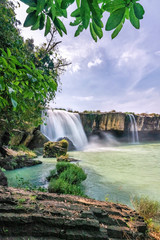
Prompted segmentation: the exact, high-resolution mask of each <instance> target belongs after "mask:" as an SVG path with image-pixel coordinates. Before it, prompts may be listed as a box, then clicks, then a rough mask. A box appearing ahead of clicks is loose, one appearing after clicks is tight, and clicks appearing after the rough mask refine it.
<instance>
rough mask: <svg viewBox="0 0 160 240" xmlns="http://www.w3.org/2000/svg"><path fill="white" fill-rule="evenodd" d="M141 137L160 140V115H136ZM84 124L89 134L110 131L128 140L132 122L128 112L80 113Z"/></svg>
mask: <svg viewBox="0 0 160 240" xmlns="http://www.w3.org/2000/svg"><path fill="white" fill-rule="evenodd" d="M134 116H135V119H136V122H137V128H138V132H139V137H140V140H141V141H144V140H160V115H157V116H149V115H146V116H143V115H134ZM80 117H81V121H82V125H83V127H84V130H85V132H86V134H87V136H90V135H91V134H94V133H97V132H98V131H105V132H107V131H109V132H112V133H113V134H114V135H115V136H118V137H122V138H124V140H126V138H127V135H128V131H130V128H131V123H130V120H129V117H128V115H127V114H126V113H118V112H113V113H112V112H109V113H80Z"/></svg>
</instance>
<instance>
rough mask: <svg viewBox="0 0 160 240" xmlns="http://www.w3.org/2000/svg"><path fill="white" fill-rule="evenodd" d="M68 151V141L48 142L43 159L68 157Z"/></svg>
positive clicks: (45, 145)
mask: <svg viewBox="0 0 160 240" xmlns="http://www.w3.org/2000/svg"><path fill="white" fill-rule="evenodd" d="M67 150H68V142H67V140H65V139H63V140H61V141H58V142H51V141H49V142H47V143H45V144H44V148H43V157H44V158H47V157H49V158H52V157H53V158H54V157H59V156H61V155H66V153H67Z"/></svg>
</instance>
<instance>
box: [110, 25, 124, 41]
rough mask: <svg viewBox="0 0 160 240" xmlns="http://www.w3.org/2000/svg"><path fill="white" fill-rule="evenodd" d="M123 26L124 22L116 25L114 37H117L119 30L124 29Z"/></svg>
mask: <svg viewBox="0 0 160 240" xmlns="http://www.w3.org/2000/svg"><path fill="white" fill-rule="evenodd" d="M122 27H123V24H122V23H120V24H119V25H118V26H117V27H116V29H115V30H114V32H113V33H112V36H111V37H112V39H114V38H115V37H117V35H118V34H119V32H120V31H121V29H122Z"/></svg>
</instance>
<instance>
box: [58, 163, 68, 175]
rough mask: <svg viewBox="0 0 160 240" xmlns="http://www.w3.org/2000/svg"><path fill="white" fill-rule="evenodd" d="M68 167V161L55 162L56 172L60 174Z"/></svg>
mask: <svg viewBox="0 0 160 240" xmlns="http://www.w3.org/2000/svg"><path fill="white" fill-rule="evenodd" d="M69 167H70V163H67V162H58V163H57V164H56V169H57V173H58V174H61V173H62V172H63V171H64V170H66V169H67V168H69Z"/></svg>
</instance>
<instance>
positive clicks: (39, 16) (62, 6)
mask: <svg viewBox="0 0 160 240" xmlns="http://www.w3.org/2000/svg"><path fill="white" fill-rule="evenodd" d="M138 1H139V0H107V1H105V0H81V1H80V0H76V1H75V0H41V1H36V0H33V1H31V0H21V2H23V3H25V4H27V5H28V9H27V13H28V15H27V17H26V20H25V22H24V26H25V27H31V29H32V30H37V29H40V30H41V29H43V28H45V36H46V35H47V34H48V33H49V32H50V28H51V24H52V23H53V24H54V26H55V27H56V29H57V31H58V33H59V34H60V36H62V35H63V33H65V34H67V30H66V27H65V25H64V24H63V22H62V20H61V19H60V17H64V18H67V15H68V13H67V10H68V7H69V6H70V5H73V7H74V11H73V12H72V13H71V17H73V18H74V19H75V20H74V21H73V22H70V25H71V26H78V28H77V30H76V32H75V37H77V36H78V35H79V34H80V33H81V32H82V31H83V30H84V29H87V28H90V33H91V36H92V38H93V39H94V40H95V41H96V42H97V38H99V39H101V38H102V37H103V31H102V29H103V28H104V24H103V21H102V20H103V16H104V15H106V13H107V14H109V17H108V19H107V22H106V24H105V30H106V31H111V30H114V31H113V33H112V38H115V37H116V36H117V35H118V33H119V32H120V31H121V29H122V27H123V24H124V22H125V20H130V22H131V24H132V25H133V26H134V27H135V28H136V29H139V28H140V20H141V19H143V15H144V13H145V11H144V9H143V6H142V5H141V4H140V3H137V2H138ZM105 17H106V16H105Z"/></svg>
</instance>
